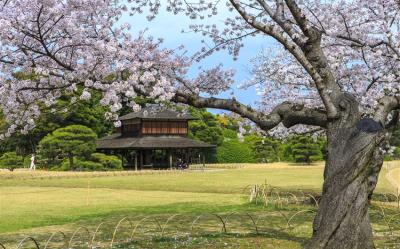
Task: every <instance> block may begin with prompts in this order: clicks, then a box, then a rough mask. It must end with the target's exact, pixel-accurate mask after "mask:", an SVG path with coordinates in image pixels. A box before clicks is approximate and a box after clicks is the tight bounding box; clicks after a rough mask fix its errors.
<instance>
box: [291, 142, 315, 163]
mask: <svg viewBox="0 0 400 249" xmlns="http://www.w3.org/2000/svg"><path fill="white" fill-rule="evenodd" d="M291 151H292V154H293V159H294V161H295V162H298V163H300V162H301V163H307V164H310V163H311V162H313V161H318V160H322V158H323V156H322V152H321V145H320V144H319V143H318V142H317V141H314V140H313V138H312V137H310V136H296V137H294V139H293V140H292V146H291Z"/></svg>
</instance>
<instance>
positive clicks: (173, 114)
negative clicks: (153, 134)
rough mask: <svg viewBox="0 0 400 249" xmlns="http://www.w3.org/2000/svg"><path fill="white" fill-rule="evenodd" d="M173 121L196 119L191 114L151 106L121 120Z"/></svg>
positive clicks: (129, 114)
mask: <svg viewBox="0 0 400 249" xmlns="http://www.w3.org/2000/svg"><path fill="white" fill-rule="evenodd" d="M134 118H141V119H173V120H177V119H178V120H190V119H195V118H194V117H193V116H192V115H190V114H189V113H183V112H179V111H175V110H172V109H168V107H162V106H159V105H150V106H148V107H144V108H142V109H141V110H140V111H138V112H131V113H128V114H126V115H124V116H121V117H120V118H119V120H127V119H134Z"/></svg>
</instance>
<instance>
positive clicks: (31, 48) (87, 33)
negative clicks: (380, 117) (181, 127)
mask: <svg viewBox="0 0 400 249" xmlns="http://www.w3.org/2000/svg"><path fill="white" fill-rule="evenodd" d="M399 5H400V4H399V3H398V1H396V0H348V1H344V0H333V1H320V0H303V1H294V0H246V1H244V0H243V1H240V0H225V1H220V0H197V1H190V2H189V1H184V0H167V1H160V0H128V1H122V0H110V1H104V0H63V1H58V0H30V1H28V0H13V1H6V2H5V3H4V4H1V5H0V108H1V110H2V112H3V113H4V115H5V117H6V119H7V122H8V123H9V124H10V127H9V130H8V132H7V133H6V134H4V135H3V136H9V135H10V134H12V133H13V132H15V131H17V130H20V131H22V132H27V131H29V129H31V128H32V127H34V125H35V121H34V120H35V119H36V118H37V117H38V116H39V115H40V106H41V105H45V106H49V107H50V106H52V105H53V104H54V103H55V102H56V101H57V100H58V99H59V98H60V97H61V96H62V95H65V94H71V95H79V96H77V97H75V98H72V101H78V100H80V101H85V100H88V99H90V98H91V91H94V90H95V91H101V92H103V98H102V99H101V104H102V105H105V106H108V107H109V112H108V113H107V114H106V115H107V117H108V118H110V119H113V120H117V112H118V110H120V109H121V107H122V103H128V105H129V106H131V107H132V108H133V109H138V108H139V107H138V105H137V104H136V103H135V102H134V98H135V97H136V96H138V95H146V96H149V97H152V98H155V99H158V100H162V101H166V100H170V99H172V98H173V97H174V95H175V93H176V92H177V91H180V92H181V93H186V94H193V95H201V94H203V93H207V94H210V95H217V94H219V93H220V92H222V91H226V90H227V89H229V87H230V86H231V85H232V83H233V80H232V77H233V71H232V70H227V71H225V70H224V69H223V66H222V65H217V66H216V67H214V68H211V69H208V70H200V73H199V75H198V76H197V77H195V78H193V79H191V78H188V77H187V72H188V70H189V68H190V67H191V66H192V62H193V61H194V60H195V59H197V60H199V59H202V58H204V57H205V56H208V55H210V54H212V53H214V52H215V51H218V50H221V49H226V50H228V51H229V53H231V54H232V55H233V57H238V56H240V49H241V47H243V45H244V44H245V40H246V39H251V37H253V36H264V37H265V38H266V44H268V45H270V47H269V48H268V49H267V50H265V51H263V52H262V53H260V54H259V55H258V56H256V57H255V59H254V61H253V65H254V67H253V70H252V76H253V77H252V79H250V80H249V81H247V82H244V83H243V87H249V86H255V87H256V89H257V91H258V93H259V95H260V96H261V100H260V101H259V106H258V111H259V112H262V113H265V114H268V113H269V112H270V111H271V110H273V108H274V107H275V106H277V105H279V104H280V103H282V102H284V101H289V102H293V103H301V104H304V106H306V107H316V108H325V109H326V111H327V113H333V114H332V115H334V111H332V103H331V100H330V97H329V96H330V95H331V94H333V93H332V91H331V90H326V89H327V88H326V87H323V85H324V84H328V83H329V84H331V85H330V86H329V87H330V88H332V87H333V88H336V89H337V88H339V89H340V90H341V91H346V92H349V93H351V94H353V95H354V96H355V97H356V98H357V100H358V101H359V102H360V103H361V104H362V108H363V111H364V112H365V113H366V114H368V113H371V112H373V110H374V108H376V106H377V101H378V99H379V98H381V97H383V96H387V95H391V96H397V95H399V77H400V75H399V69H400V66H399V65H400V63H399V58H400V39H399V38H400V37H399V28H400V26H399V25H400V23H399V22H400V17H399V15H398V13H400V11H399V10H400V9H399V8H400V6H399ZM161 8H164V9H166V10H167V11H169V12H172V13H174V14H178V13H184V14H185V15H186V16H187V17H188V18H189V19H190V20H192V21H191V22H192V24H191V25H190V26H189V27H188V29H189V30H190V31H192V32H194V34H198V35H199V36H203V37H204V38H203V40H204V41H203V44H204V47H203V48H202V49H201V50H200V51H199V52H198V53H196V54H195V55H193V57H184V56H181V55H179V53H181V51H180V50H179V49H178V50H169V49H162V48H161V46H160V43H161V41H160V40H154V39H152V38H149V37H146V34H145V32H143V33H141V34H140V35H138V36H136V37H132V33H131V32H130V27H131V26H133V25H139V24H135V23H121V20H120V19H121V17H122V15H124V14H131V15H138V14H139V15H140V14H141V13H148V14H147V19H148V20H152V19H154V18H155V17H156V16H157V15H158V14H159V12H160V9H161ZM222 8H225V9H227V10H228V11H230V12H231V15H229V16H226V15H224V17H223V18H222V19H223V20H222V22H221V23H215V24H208V23H207V24H205V22H204V19H207V18H210V17H217V18H213V19H215V20H221V19H220V18H218V15H220V13H221V11H220V10H221V9H222ZM315 32H317V33H318V35H317V36H315ZM312 37H313V38H312ZM315 37H320V38H321V39H320V40H318V42H317V43H316V42H315V41H311V42H310V40H311V39H315ZM271 38H273V39H271ZM272 40H274V41H275V43H272V44H271V41H272ZM309 46H318V49H317V51H316V50H315V49H312V48H309ZM307 51H308V52H307ZM313 53H318V56H314V55H313ZM314 57H319V58H317V59H318V60H320V61H322V62H321V63H322V64H319V65H315V63H314V64H313V61H312V60H313V58H314ZM321 58H322V59H321ZM322 67H323V68H324V69H323V71H324V72H328V73H322V74H318V73H315V72H316V71H318V69H319V68H322ZM332 79H333V81H334V86H332ZM324 80H325V81H330V82H328V83H326V82H324ZM116 125H118V122H116ZM277 129H280V128H279V127H278V128H277ZM296 129H300V130H302V129H304V128H303V127H300V128H296ZM0 138H2V137H0Z"/></svg>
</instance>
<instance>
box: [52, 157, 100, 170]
mask: <svg viewBox="0 0 400 249" xmlns="http://www.w3.org/2000/svg"><path fill="white" fill-rule="evenodd" d="M53 169H54V170H62V171H68V170H71V167H70V164H69V160H64V161H63V162H62V164H61V167H56V168H53ZM73 170H77V171H103V170H104V166H103V165H102V164H101V163H97V162H93V161H85V160H82V159H79V158H74V169H73Z"/></svg>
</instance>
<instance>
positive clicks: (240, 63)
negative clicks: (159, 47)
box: [121, 6, 271, 105]
mask: <svg viewBox="0 0 400 249" xmlns="http://www.w3.org/2000/svg"><path fill="white" fill-rule="evenodd" d="M230 14H231V13H229V12H228V11H227V10H225V8H223V6H222V8H221V10H220V13H219V15H218V16H217V17H214V18H213V19H209V20H206V21H205V22H207V23H208V24H214V23H215V24H217V25H218V24H221V25H222V23H223V21H224V19H225V17H226V16H228V15H230ZM145 16H146V13H144V14H143V15H135V16H133V17H128V16H126V17H124V18H123V19H122V20H121V21H122V22H128V23H129V24H131V26H132V32H133V33H137V32H139V31H141V30H143V29H145V28H148V31H147V32H146V33H147V35H151V36H153V37H154V38H163V39H164V46H165V47H167V48H177V47H178V46H180V45H184V46H185V48H186V50H187V51H188V53H189V54H193V53H194V52H196V51H198V50H199V49H200V48H201V47H202V44H201V40H202V39H203V38H204V37H202V36H201V34H194V33H181V31H182V29H185V30H188V26H189V25H190V24H192V23H193V22H194V21H193V20H190V19H189V18H188V17H186V16H185V15H173V14H171V13H168V12H166V11H164V10H163V9H161V11H160V14H159V15H158V16H157V17H156V19H155V20H153V21H151V22H148V21H147V19H146V18H145ZM197 22H198V21H197ZM244 45H245V46H244V47H243V48H242V50H241V53H240V56H239V58H238V60H236V61H235V60H233V58H232V56H230V55H229V54H228V52H227V51H219V52H217V53H215V54H213V55H212V56H210V57H208V58H206V59H204V60H202V61H201V62H200V63H198V64H196V65H194V66H193V68H192V69H191V72H190V74H192V75H191V76H194V75H195V74H196V72H197V70H198V67H199V66H202V67H203V68H210V67H213V66H215V65H218V64H219V63H223V65H224V66H225V67H226V68H234V69H235V70H236V76H235V80H236V84H235V85H233V86H232V89H233V90H234V93H235V96H236V98H237V99H238V100H240V101H241V102H242V103H245V104H250V105H253V104H254V102H255V101H256V100H257V99H258V96H257V94H256V91H255V89H254V88H250V89H247V90H242V89H238V88H237V85H239V84H240V83H241V82H243V81H244V80H246V79H249V78H251V75H250V72H249V70H250V68H251V65H250V63H249V62H250V60H251V58H254V57H255V56H256V55H257V53H258V52H260V51H261V50H262V49H265V48H267V47H268V46H269V45H271V39H270V38H266V37H261V36H259V37H251V38H248V39H247V40H246V41H245V44H244ZM230 92H231V90H230V91H227V92H225V93H222V94H221V95H219V96H220V97H225V98H227V97H229V96H230Z"/></svg>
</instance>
